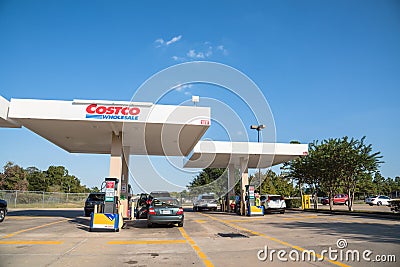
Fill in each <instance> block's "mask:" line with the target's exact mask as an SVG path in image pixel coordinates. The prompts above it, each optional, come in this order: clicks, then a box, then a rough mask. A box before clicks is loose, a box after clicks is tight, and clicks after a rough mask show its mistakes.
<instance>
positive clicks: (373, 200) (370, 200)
mask: <svg viewBox="0 0 400 267" xmlns="http://www.w3.org/2000/svg"><path fill="white" fill-rule="evenodd" d="M388 201H390V197H388V196H380V195H378V196H372V197H367V198H366V199H365V203H366V204H369V205H370V206H373V205H377V206H381V205H385V206H388V205H389V202H388Z"/></svg>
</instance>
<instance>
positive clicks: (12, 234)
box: [3, 219, 67, 238]
mask: <svg viewBox="0 0 400 267" xmlns="http://www.w3.org/2000/svg"><path fill="white" fill-rule="evenodd" d="M65 221H67V219H64V220H61V221H56V222H52V223H46V224H42V225H39V226H35V227H32V228H28V229H24V230H20V231H17V232H14V233H11V234H8V235H5V236H3V238H9V237H12V236H15V235H18V234H20V233H24V232H27V231H32V230H36V229H39V228H43V227H46V226H50V225H53V224H57V223H61V222H65Z"/></svg>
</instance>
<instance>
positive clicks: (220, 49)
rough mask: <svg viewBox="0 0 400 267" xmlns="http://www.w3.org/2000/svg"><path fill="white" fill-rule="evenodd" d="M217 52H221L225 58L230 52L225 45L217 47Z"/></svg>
mask: <svg viewBox="0 0 400 267" xmlns="http://www.w3.org/2000/svg"><path fill="white" fill-rule="evenodd" d="M217 50H219V51H221V52H222V54H223V55H224V56H227V55H228V50H227V49H226V48H225V47H224V46H223V45H219V46H217Z"/></svg>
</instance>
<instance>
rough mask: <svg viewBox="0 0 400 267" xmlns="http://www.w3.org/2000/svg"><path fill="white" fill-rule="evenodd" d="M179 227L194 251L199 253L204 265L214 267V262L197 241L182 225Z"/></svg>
mask: <svg viewBox="0 0 400 267" xmlns="http://www.w3.org/2000/svg"><path fill="white" fill-rule="evenodd" d="M178 229H179V232H181V235H182V236H183V237H184V238H185V239H186V240H187V241H188V242H189V244H190V246H192V248H193V249H194V251H196V253H197V255H198V256H199V258H200V259H201V260H202V261H203V263H204V265H205V266H206V267H214V264H212V262H211V261H210V260H209V259H208V258H207V256H206V254H204V252H202V251H201V249H200V248H199V246H198V245H197V244H196V242H194V240H193V239H192V238H191V237H190V236H189V235H188V234H187V233H186V231H185V229H183V228H182V227H179V228H178Z"/></svg>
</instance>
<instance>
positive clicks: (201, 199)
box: [193, 194, 218, 211]
mask: <svg viewBox="0 0 400 267" xmlns="http://www.w3.org/2000/svg"><path fill="white" fill-rule="evenodd" d="M217 208H218V200H217V199H216V198H215V195H214V194H201V195H199V196H198V197H197V199H196V200H195V201H194V202H193V211H201V210H205V209H208V210H214V211H215V210H217Z"/></svg>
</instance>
